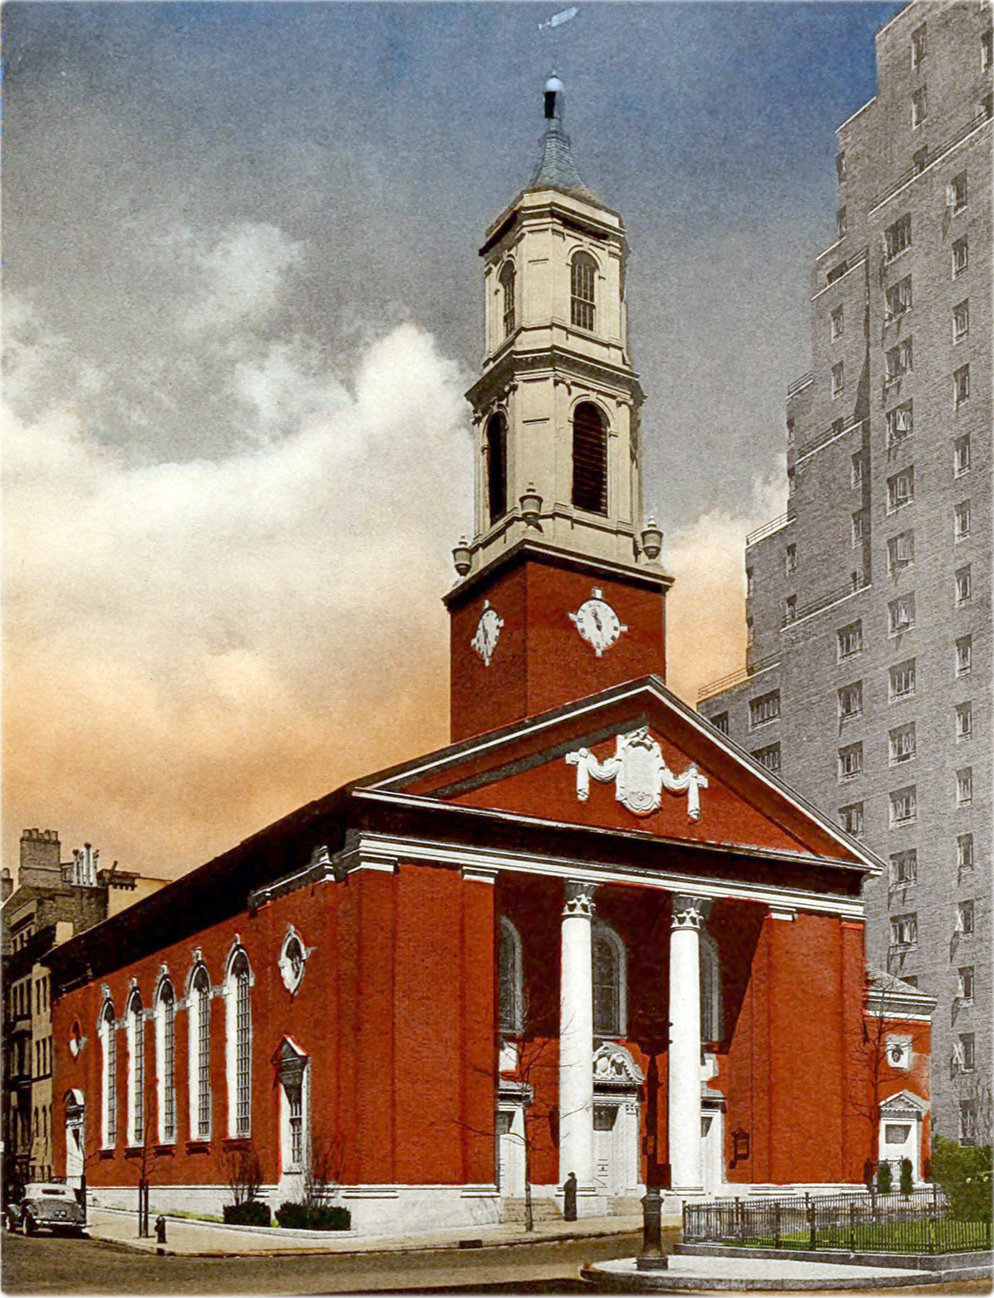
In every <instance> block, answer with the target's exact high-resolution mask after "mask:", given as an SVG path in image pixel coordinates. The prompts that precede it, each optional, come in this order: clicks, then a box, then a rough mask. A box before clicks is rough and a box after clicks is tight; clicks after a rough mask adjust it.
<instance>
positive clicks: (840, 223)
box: [835, 207, 846, 239]
mask: <svg viewBox="0 0 994 1298" xmlns="http://www.w3.org/2000/svg"><path fill="white" fill-rule="evenodd" d="M835 229H836V233H837V234H838V236H839V238H840V239H844V238H845V237H846V209H845V208H844V207H840V208H839V210H838V211H837V212H836V213H835Z"/></svg>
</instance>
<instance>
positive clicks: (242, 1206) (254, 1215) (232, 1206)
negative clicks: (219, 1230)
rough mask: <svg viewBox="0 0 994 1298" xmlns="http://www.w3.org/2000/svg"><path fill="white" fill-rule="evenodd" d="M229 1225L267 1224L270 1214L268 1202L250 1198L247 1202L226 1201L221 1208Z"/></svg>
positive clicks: (269, 1222) (270, 1217)
mask: <svg viewBox="0 0 994 1298" xmlns="http://www.w3.org/2000/svg"><path fill="white" fill-rule="evenodd" d="M222 1211H223V1213H224V1220H225V1222H226V1223H227V1224H228V1225H229V1226H269V1225H270V1224H271V1221H272V1214H271V1213H270V1211H269V1204H268V1203H259V1201H258V1200H257V1199H251V1200H249V1201H248V1202H247V1203H226V1204H225V1205H224V1208H223V1209H222Z"/></svg>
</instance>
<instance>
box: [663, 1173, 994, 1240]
mask: <svg viewBox="0 0 994 1298" xmlns="http://www.w3.org/2000/svg"><path fill="white" fill-rule="evenodd" d="M683 1240H684V1243H685V1244H704V1243H715V1244H717V1243H724V1244H740V1245H745V1246H747V1247H748V1246H751V1247H754V1248H785V1249H797V1250H805V1249H842V1250H845V1251H847V1252H850V1253H857V1252H858V1253H962V1252H969V1251H972V1250H975V1249H989V1248H990V1247H991V1219H990V1216H989V1215H987V1216H986V1217H982V1218H979V1219H977V1218H976V1217H975V1219H973V1220H969V1219H967V1218H966V1217H965V1216H963V1215H954V1212H953V1208H952V1205H951V1204H950V1202H949V1200H948V1199H947V1198H946V1196H945V1194H944V1193H943V1192H942V1190H940V1189H939V1187H938V1186H932V1187H930V1188H928V1189H924V1190H914V1191H912V1193H911V1194H908V1195H904V1194H901V1193H900V1192H895V1193H892V1194H877V1193H865V1192H863V1193H860V1192H854V1193H848V1194H833V1195H819V1196H817V1197H815V1198H812V1196H811V1195H810V1194H805V1195H804V1197H803V1198H802V1197H801V1196H800V1195H795V1196H791V1197H789V1198H783V1199H759V1198H756V1199H715V1200H713V1201H712V1202H710V1203H694V1204H685V1205H684V1209H683Z"/></svg>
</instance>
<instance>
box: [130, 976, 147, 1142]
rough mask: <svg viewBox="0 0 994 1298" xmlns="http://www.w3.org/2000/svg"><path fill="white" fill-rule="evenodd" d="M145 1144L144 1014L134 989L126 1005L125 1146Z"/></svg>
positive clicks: (136, 990) (140, 1000)
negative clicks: (126, 1078)
mask: <svg viewBox="0 0 994 1298" xmlns="http://www.w3.org/2000/svg"><path fill="white" fill-rule="evenodd" d="M144 1143H145V1010H144V1008H143V1006H142V998H141V993H140V992H139V991H138V989H137V988H136V989H135V990H134V991H133V992H132V993H131V999H130V1000H129V1001H128V1144H129V1145H130V1146H131V1147H132V1148H133V1149H134V1148H137V1147H140V1146H141V1145H144Z"/></svg>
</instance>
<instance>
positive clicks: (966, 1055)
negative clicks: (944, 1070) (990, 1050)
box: [953, 1032, 976, 1073]
mask: <svg viewBox="0 0 994 1298" xmlns="http://www.w3.org/2000/svg"><path fill="white" fill-rule="evenodd" d="M953 1058H954V1060H955V1062H956V1063H957V1064H958V1065H959V1069H960V1071H961V1072H963V1073H972V1072H973V1069H974V1066H975V1060H976V1051H975V1049H974V1040H973V1033H972V1032H961V1033H960V1037H959V1040H958V1041H957V1042H956V1043H955V1045H954V1046H953Z"/></svg>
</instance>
